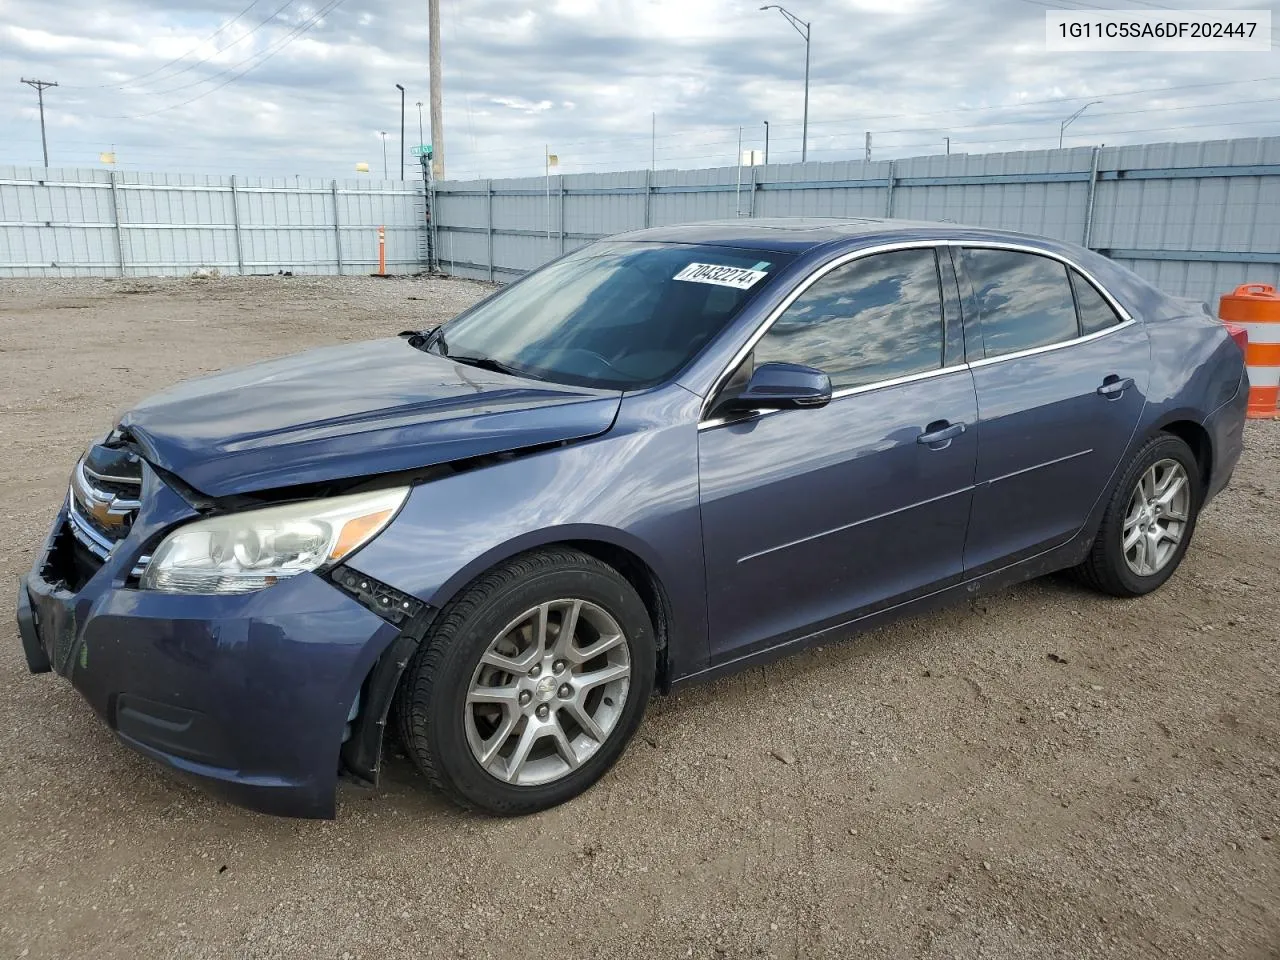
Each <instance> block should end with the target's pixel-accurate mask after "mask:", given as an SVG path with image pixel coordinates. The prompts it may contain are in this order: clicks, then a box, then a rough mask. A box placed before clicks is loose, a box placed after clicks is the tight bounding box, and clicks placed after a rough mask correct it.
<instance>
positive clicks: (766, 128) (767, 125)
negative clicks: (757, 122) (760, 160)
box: [764, 120, 769, 167]
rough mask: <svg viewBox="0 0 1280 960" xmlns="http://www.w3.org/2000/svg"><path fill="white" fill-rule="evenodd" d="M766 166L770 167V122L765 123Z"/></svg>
mask: <svg viewBox="0 0 1280 960" xmlns="http://www.w3.org/2000/svg"><path fill="white" fill-rule="evenodd" d="M764 165H765V166H766V167H767V166H768V165H769V121H768V120H766V121H765V122H764Z"/></svg>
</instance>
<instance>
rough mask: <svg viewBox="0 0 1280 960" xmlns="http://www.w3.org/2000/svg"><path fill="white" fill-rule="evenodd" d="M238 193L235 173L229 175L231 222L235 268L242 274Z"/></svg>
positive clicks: (242, 262)
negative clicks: (233, 237)
mask: <svg viewBox="0 0 1280 960" xmlns="http://www.w3.org/2000/svg"><path fill="white" fill-rule="evenodd" d="M239 197H240V194H239V193H238V192H237V191H236V175H235V174H234V173H233V174H232V175H231V222H232V223H233V224H234V225H235V228H236V269H237V270H238V271H239V272H240V276H242V277H243V276H244V246H243V245H242V243H241V240H240V199H239Z"/></svg>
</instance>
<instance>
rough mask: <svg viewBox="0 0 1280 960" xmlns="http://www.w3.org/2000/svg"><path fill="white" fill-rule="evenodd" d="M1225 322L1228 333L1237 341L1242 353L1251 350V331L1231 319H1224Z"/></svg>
mask: <svg viewBox="0 0 1280 960" xmlns="http://www.w3.org/2000/svg"><path fill="white" fill-rule="evenodd" d="M1222 322H1223V324H1224V325H1225V326H1226V328H1227V333H1229V334H1231V339H1232V340H1234V341H1235V342H1236V346H1237V347H1239V348H1240V352H1241V353H1248V352H1249V331H1248V330H1246V329H1245V328H1244V327H1242V326H1241V325H1240V324H1238V323H1232V322H1231V321H1230V320H1223V321H1222Z"/></svg>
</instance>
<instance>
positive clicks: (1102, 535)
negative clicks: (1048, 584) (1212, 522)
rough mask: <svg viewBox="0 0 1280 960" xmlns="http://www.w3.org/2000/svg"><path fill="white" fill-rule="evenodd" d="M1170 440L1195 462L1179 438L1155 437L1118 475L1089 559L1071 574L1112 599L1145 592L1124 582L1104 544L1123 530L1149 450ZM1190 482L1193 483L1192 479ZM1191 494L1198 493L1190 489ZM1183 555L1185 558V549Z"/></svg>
mask: <svg viewBox="0 0 1280 960" xmlns="http://www.w3.org/2000/svg"><path fill="white" fill-rule="evenodd" d="M1170 441H1173V443H1174V444H1177V445H1179V446H1181V447H1182V448H1183V449H1184V450H1185V451H1186V454H1187V455H1188V456H1189V457H1190V459H1191V462H1192V463H1195V455H1194V454H1193V453H1192V452H1191V448H1190V447H1188V446H1187V445H1186V443H1185V442H1184V441H1182V440H1181V439H1180V438H1179V437H1176V436H1174V435H1173V434H1171V433H1164V432H1160V433H1157V434H1154V435H1153V436H1152V437H1151V438H1150V439H1149V440H1147V442H1146V443H1144V444H1143V445H1142V446H1141V447H1140V448H1139V449H1138V451H1137V452H1136V453H1135V454H1134V455H1133V456H1132V457H1131V458H1130V459H1129V462H1128V464H1127V465H1126V466H1125V469H1124V471H1123V472H1122V473H1121V474H1120V478H1119V480H1118V481H1117V483H1116V485H1115V488H1114V489H1113V490H1112V491H1111V499H1110V500H1108V501H1107V506H1106V509H1105V510H1104V511H1103V514H1102V525H1101V526H1100V527H1099V528H1098V533H1097V536H1095V537H1094V539H1093V545H1092V546H1091V547H1090V548H1089V554H1088V556H1086V557H1085V559H1084V560H1083V561H1082V562H1081V563H1080V564H1079V565H1078V566H1076V567H1073V568H1072V569H1071V571H1070V572H1071V573H1072V574H1073V575H1074V576H1075V577H1076V578H1077V579H1078V580H1079V581H1080V582H1081V583H1083V584H1084V585H1085V586H1088V587H1091V588H1092V589H1094V590H1097V591H1098V592H1099V593H1105V594H1108V595H1110V596H1113V597H1136V596H1141V595H1142V593H1143V592H1144V591H1136V590H1134V589H1133V588H1132V587H1131V586H1129V585H1128V584H1126V583H1125V582H1124V580H1123V578H1122V577H1121V575H1120V571H1119V570H1118V569H1117V568H1116V565H1115V564H1114V563H1113V562H1112V560H1111V558H1109V557H1108V555H1107V545H1108V544H1109V543H1110V542H1111V540H1112V539H1113V538H1114V537H1115V536H1116V535H1117V534H1118V531H1117V529H1116V528H1117V525H1118V526H1120V527H1121V529H1123V525H1124V515H1125V508H1126V506H1127V505H1128V500H1129V496H1130V494H1131V493H1132V491H1133V485H1134V484H1135V483H1136V482H1137V480H1138V475H1139V473H1140V472H1141V471H1145V470H1146V469H1147V467H1148V466H1149V465H1150V464H1148V462H1147V461H1148V458H1149V457H1150V454H1151V451H1152V450H1153V449H1155V448H1156V447H1160V446H1168V445H1169V444H1170ZM1189 475H1190V474H1189ZM1192 482H1193V483H1194V480H1193V481H1192ZM1193 492H1198V491H1197V490H1195V488H1194V487H1193ZM1197 501H1198V498H1193V500H1192V504H1191V510H1190V512H1189V520H1190V522H1189V523H1188V525H1187V533H1186V539H1187V540H1188V541H1190V538H1191V536H1192V533H1193V532H1194V530H1195V523H1196V519H1197V516H1196V514H1197V513H1198V511H1199V508H1200V505H1199V503H1198V502H1197ZM1183 555H1185V549H1184V552H1183ZM1181 559H1182V558H1181V557H1178V558H1177V560H1176V562H1175V563H1174V569H1176V568H1177V566H1178V565H1179V564H1180V563H1181ZM1122 562H1123V561H1122ZM1172 573H1173V571H1172V570H1170V571H1169V575H1172ZM1161 582H1163V581H1161Z"/></svg>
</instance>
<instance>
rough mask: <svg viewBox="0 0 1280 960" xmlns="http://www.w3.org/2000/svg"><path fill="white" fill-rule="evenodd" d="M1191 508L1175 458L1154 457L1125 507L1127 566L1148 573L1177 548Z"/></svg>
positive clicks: (1186, 485)
mask: <svg viewBox="0 0 1280 960" xmlns="http://www.w3.org/2000/svg"><path fill="white" fill-rule="evenodd" d="M1190 510H1191V482H1190V479H1189V478H1188V477H1187V471H1186V469H1185V468H1184V467H1183V466H1182V464H1181V463H1179V462H1178V461H1177V460H1171V459H1167V458H1166V459H1164V460H1157V461H1156V462H1155V463H1153V464H1152V465H1151V466H1150V467H1148V468H1147V470H1146V472H1145V473H1143V475H1142V478H1141V479H1140V480H1139V481H1138V484H1137V486H1135V487H1134V489H1133V493H1132V494H1131V495H1130V496H1129V506H1128V509H1127V510H1126V511H1125V519H1124V530H1123V533H1122V537H1123V540H1122V544H1121V546H1122V548H1123V550H1124V560H1125V563H1126V564H1128V566H1129V569H1130V570H1131V571H1133V572H1134V573H1136V574H1137V575H1138V576H1140V577H1150V576H1153V575H1154V574H1157V573H1159V572H1160V571H1161V570H1163V569H1164V568H1165V566H1166V565H1167V564H1168V563H1169V561H1170V560H1171V559H1173V557H1174V555H1175V554H1176V553H1177V552H1178V544H1180V543H1181V542H1182V538H1183V535H1184V534H1185V533H1186V529H1187V517H1188V516H1189V514H1190Z"/></svg>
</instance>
